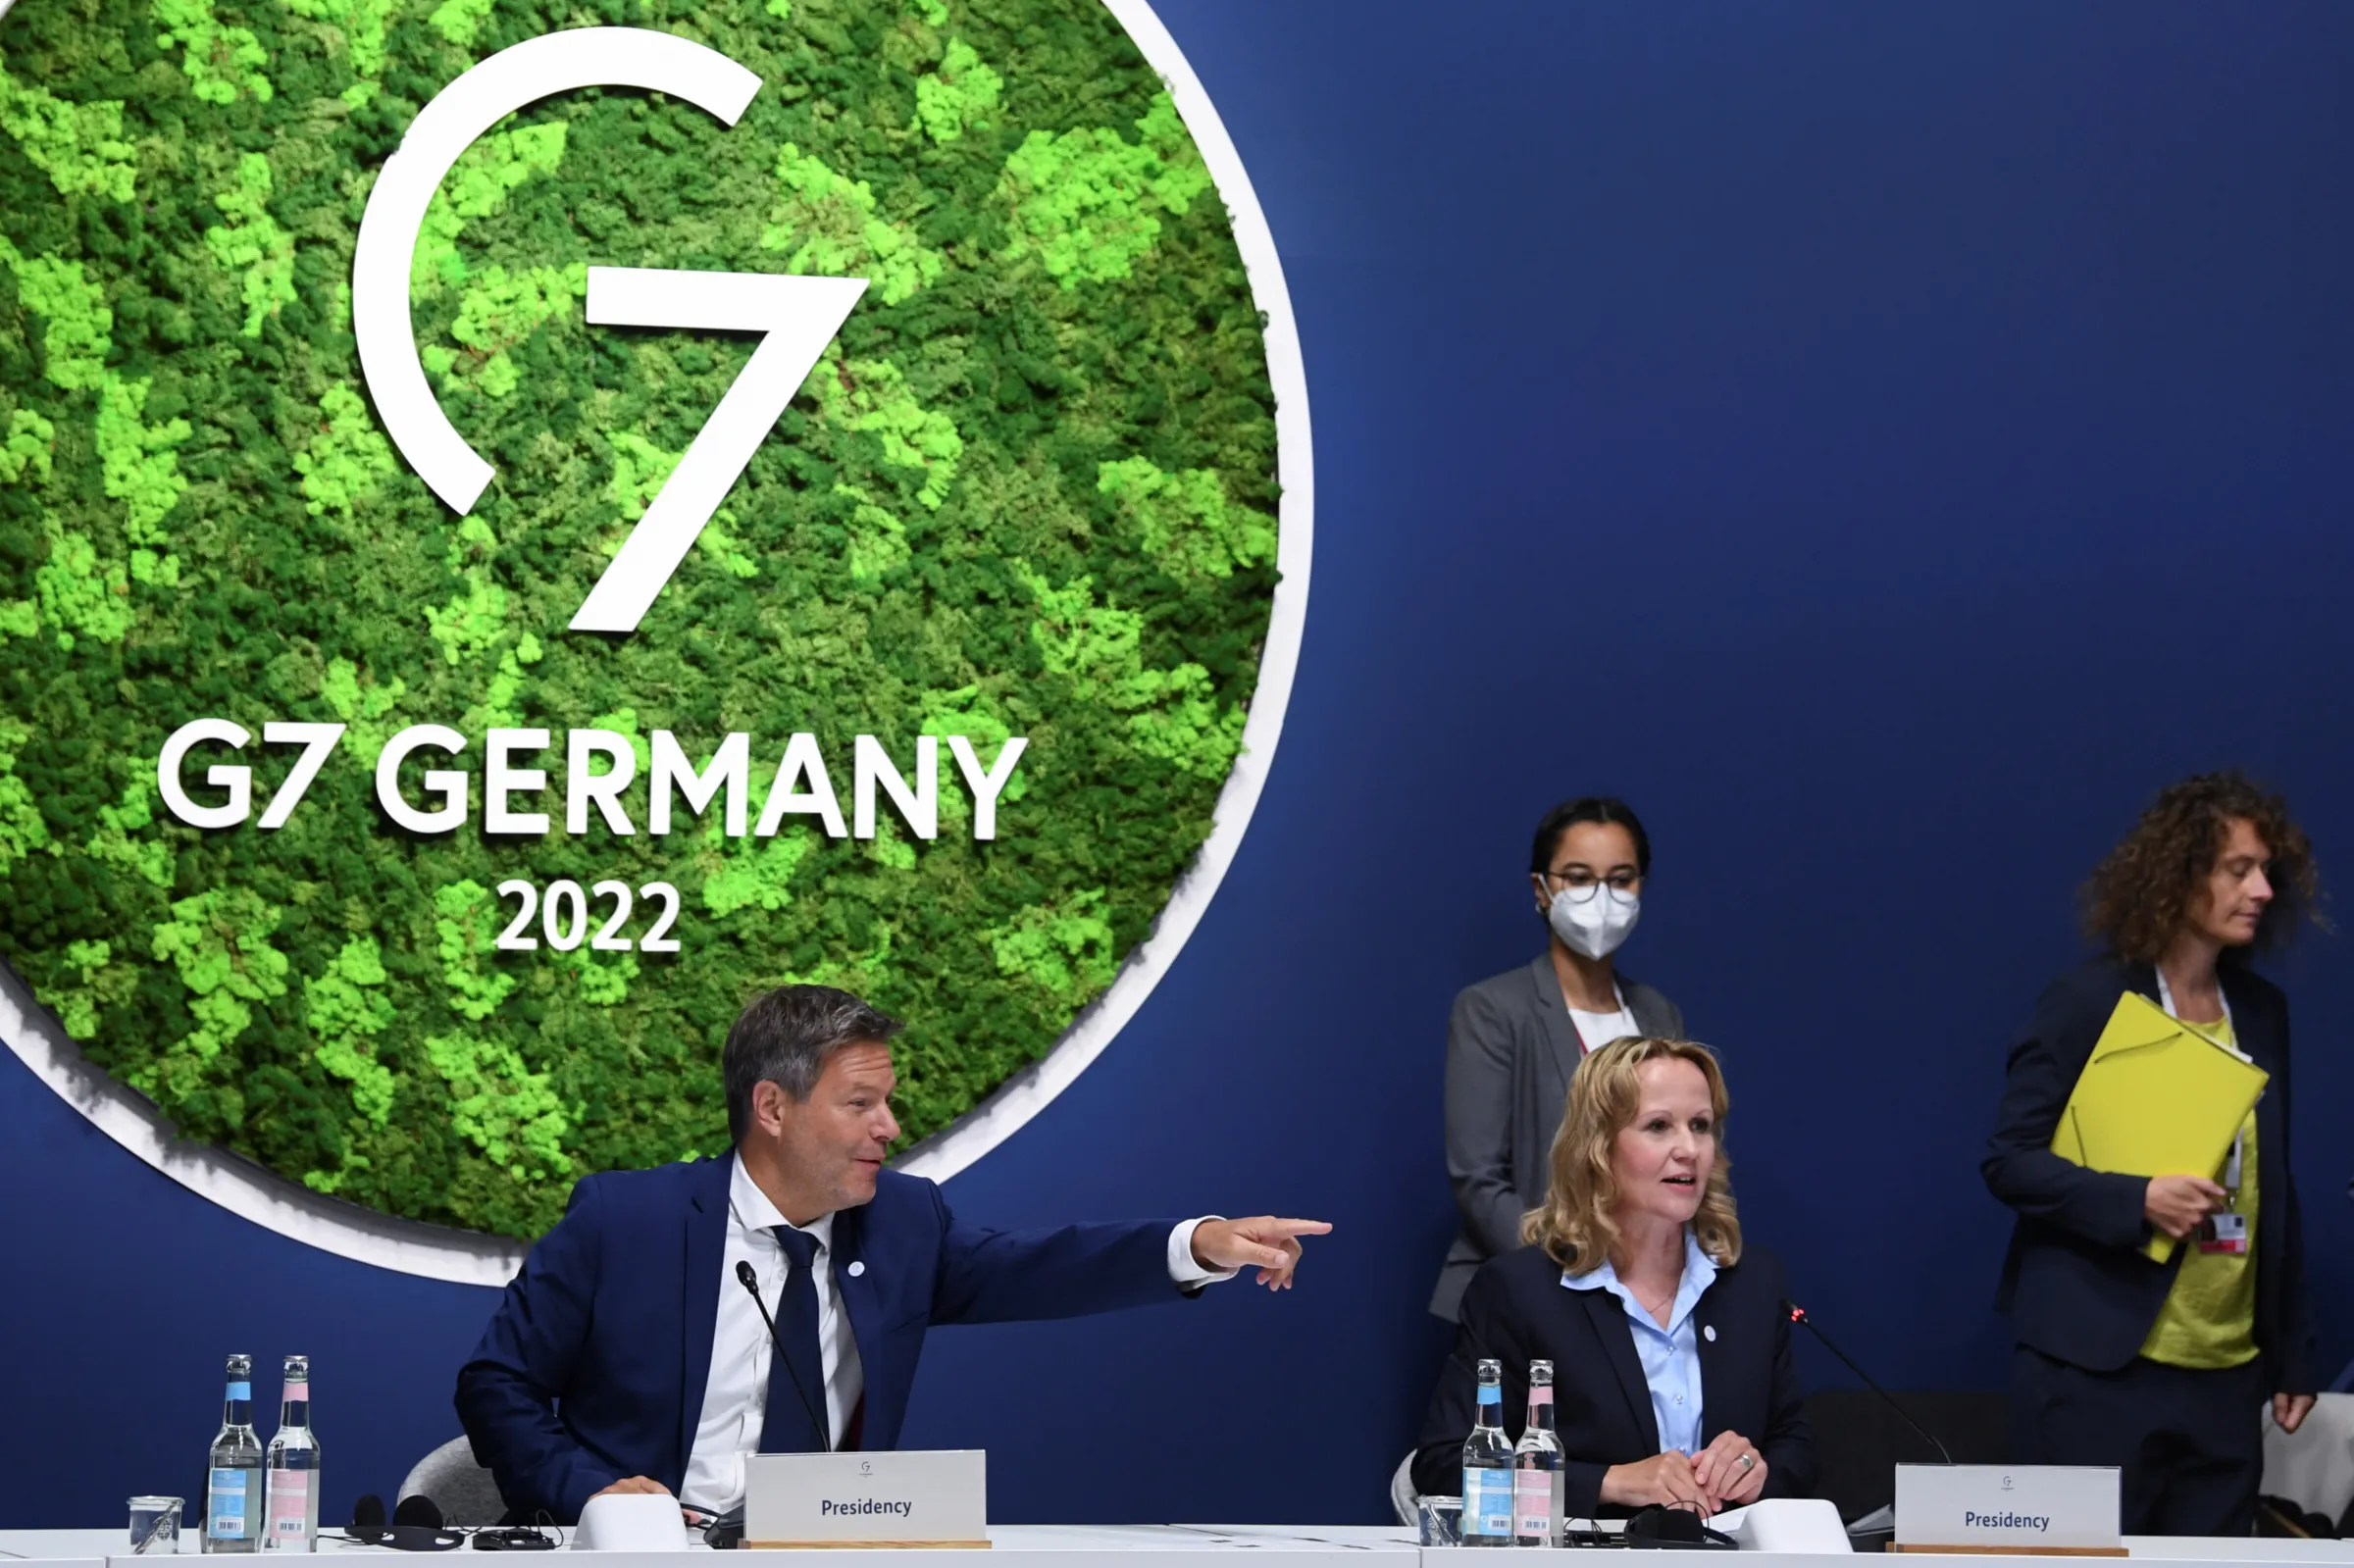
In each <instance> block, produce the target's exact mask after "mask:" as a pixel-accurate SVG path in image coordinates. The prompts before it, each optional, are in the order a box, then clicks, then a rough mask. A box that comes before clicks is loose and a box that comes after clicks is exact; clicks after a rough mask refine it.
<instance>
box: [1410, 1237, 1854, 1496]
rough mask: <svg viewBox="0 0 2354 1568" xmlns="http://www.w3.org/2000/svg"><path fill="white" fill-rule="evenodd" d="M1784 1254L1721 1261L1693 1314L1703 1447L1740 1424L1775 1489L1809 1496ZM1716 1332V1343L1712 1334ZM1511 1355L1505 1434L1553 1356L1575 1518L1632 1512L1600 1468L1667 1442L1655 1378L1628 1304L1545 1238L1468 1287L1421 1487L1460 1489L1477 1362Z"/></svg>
mask: <svg viewBox="0 0 2354 1568" xmlns="http://www.w3.org/2000/svg"><path fill="white" fill-rule="evenodd" d="M1788 1294H1789V1290H1788V1287H1787V1286H1786V1285H1785V1284H1784V1281H1783V1275H1782V1265H1781V1262H1780V1261H1779V1260H1778V1259H1777V1258H1775V1257H1774V1255H1773V1254H1772V1253H1770V1252H1766V1251H1764V1250H1762V1249H1760V1248H1757V1247H1748V1248H1745V1249H1744V1250H1743V1251H1742V1254H1741V1261H1740V1262H1739V1263H1737V1264H1735V1265H1733V1266H1732V1267H1730V1268H1719V1269H1718V1270H1717V1271H1716V1278H1715V1280H1714V1282H1712V1283H1711V1284H1710V1286H1709V1288H1708V1290H1706V1291H1704V1292H1702V1294H1701V1297H1700V1301H1699V1304H1698V1305H1696V1306H1694V1307H1693V1309H1692V1319H1693V1322H1694V1323H1696V1324H1698V1325H1700V1326H1701V1329H1702V1330H1703V1331H1704V1332H1702V1333H1700V1334H1699V1336H1698V1338H1697V1340H1696V1342H1697V1343H1698V1345H1699V1347H1700V1391H1701V1413H1700V1431H1701V1442H1702V1443H1703V1444H1704V1445H1705V1444H1707V1443H1709V1442H1714V1441H1715V1438H1716V1435H1717V1434H1718V1433H1721V1432H1728V1431H1730V1432H1738V1433H1740V1434H1741V1435H1742V1436H1743V1437H1745V1438H1747V1439H1748V1440H1749V1441H1750V1442H1753V1443H1755V1444H1756V1445H1757V1449H1758V1452H1759V1453H1760V1454H1762V1455H1764V1456H1765V1459H1766V1490H1765V1493H1764V1494H1765V1495H1766V1496H1768V1497H1804V1496H1808V1495H1810V1494H1812V1492H1814V1488H1815V1473H1816V1470H1815V1435H1814V1433H1813V1432H1812V1431H1810V1430H1809V1429H1808V1426H1807V1415H1806V1409H1805V1405H1804V1396H1803V1394H1802V1393H1801V1392H1800V1390H1799V1386H1798V1367H1797V1365H1796V1363H1795V1362H1794V1361H1793V1360H1792V1357H1791V1353H1790V1314H1789V1312H1788V1311H1787V1310H1786V1309H1785V1308H1784V1306H1783V1302H1784V1300H1785V1298H1786V1297H1787V1296H1788ZM1710 1328H1714V1330H1715V1331H1716V1337H1715V1338H1714V1339H1711V1338H1709V1336H1708V1334H1707V1333H1706V1332H1705V1331H1706V1330H1707V1329H1710ZM1489 1356H1493V1357H1495V1358H1496V1359H1497V1360H1499V1361H1502V1362H1503V1363H1504V1420H1505V1431H1506V1432H1507V1433H1508V1434H1509V1435H1510V1436H1511V1437H1512V1438H1513V1439H1515V1440H1517V1439H1518V1437H1519V1435H1520V1429H1521V1427H1522V1426H1523V1425H1524V1424H1525V1423H1526V1421H1527V1419H1528V1364H1529V1362H1530V1361H1532V1360H1540V1359H1550V1360H1551V1361H1552V1362H1553V1402H1554V1424H1555V1426H1556V1428H1557V1429H1558V1430H1559V1431H1560V1433H1561V1450H1562V1452H1563V1454H1564V1455H1565V1456H1566V1458H1567V1463H1566V1465H1565V1466H1564V1467H1563V1478H1562V1485H1561V1493H1562V1502H1563V1506H1564V1508H1565V1509H1566V1511H1567V1512H1568V1514H1569V1516H1570V1517H1571V1518H1575V1519H1591V1518H1593V1517H1594V1516H1595V1515H1596V1514H1597V1513H1602V1514H1613V1513H1625V1512H1627V1511H1628V1510H1626V1509H1623V1508H1604V1507H1602V1505H1601V1495H1602V1475H1603V1472H1604V1471H1606V1470H1608V1469H1610V1467H1611V1466H1612V1465H1619V1464H1635V1463H1638V1462H1640V1461H1642V1460H1645V1459H1648V1458H1650V1457H1651V1456H1652V1455H1654V1454H1656V1453H1658V1452H1659V1451H1660V1424H1659V1420H1658V1418H1657V1417H1656V1416H1654V1415H1653V1414H1652V1409H1651V1387H1650V1385H1649V1384H1647V1383H1645V1382H1644V1380H1643V1363H1642V1361H1641V1360H1640V1359H1639V1358H1638V1357H1637V1356H1636V1354H1635V1331H1634V1328H1633V1326H1632V1325H1631V1324H1629V1323H1628V1322H1627V1321H1626V1307H1625V1305H1624V1304H1623V1303H1622V1302H1620V1301H1619V1299H1618V1298H1617V1297H1616V1296H1614V1295H1612V1293H1611V1292H1610V1291H1608V1290H1570V1289H1568V1288H1567V1287H1565V1286H1563V1285H1562V1284H1561V1265H1560V1264H1559V1263H1556V1262H1554V1260H1553V1259H1552V1258H1550V1257H1548V1256H1546V1254H1545V1253H1544V1252H1543V1251H1542V1250H1540V1249H1539V1248H1537V1247H1533V1246H1529V1247H1522V1248H1521V1249H1520V1250H1518V1251H1516V1252H1508V1253H1506V1254H1505V1255H1504V1256H1502V1257H1499V1258H1495V1259H1492V1260H1491V1261H1489V1262H1488V1263H1487V1264H1485V1265H1484V1266H1482V1267H1481V1269H1480V1270H1479V1272H1478V1273H1477V1274H1476V1275H1474V1276H1473V1277H1472V1280H1471V1288H1470V1289H1469V1290H1466V1291H1464V1292H1463V1316H1462V1323H1461V1326H1460V1327H1458V1329H1457V1330H1456V1336H1455V1354H1454V1355H1453V1356H1451V1357H1449V1358H1448V1361H1447V1365H1446V1367H1445V1368H1444V1369H1443V1370H1442V1371H1441V1372H1440V1373H1439V1386H1438V1387H1437V1388H1436V1389H1434V1390H1433V1391H1431V1395H1430V1414H1429V1416H1428V1417H1427V1418H1426V1419H1425V1420H1424V1421H1423V1423H1422V1442H1421V1445H1420V1446H1419V1447H1417V1448H1416V1449H1415V1450H1414V1466H1413V1477H1414V1490H1415V1491H1416V1492H1424V1493H1431V1492H1437V1493H1440V1494H1442V1495H1447V1496H1453V1495H1455V1494H1456V1493H1458V1492H1461V1491H1462V1485H1463V1440H1464V1439H1465V1438H1466V1437H1468V1436H1470V1433H1471V1425H1472V1419H1473V1415H1474V1410H1475V1406H1476V1404H1477V1401H1478V1396H1479V1363H1480V1361H1481V1359H1482V1358H1483V1357H1489Z"/></svg>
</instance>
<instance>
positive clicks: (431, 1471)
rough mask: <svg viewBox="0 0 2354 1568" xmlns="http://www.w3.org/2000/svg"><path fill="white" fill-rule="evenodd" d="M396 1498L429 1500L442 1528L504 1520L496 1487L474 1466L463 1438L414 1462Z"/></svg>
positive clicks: (502, 1503)
mask: <svg viewBox="0 0 2354 1568" xmlns="http://www.w3.org/2000/svg"><path fill="white" fill-rule="evenodd" d="M400 1496H401V1497H431V1498H433V1499H434V1506H435V1507H436V1508H438V1509H440V1510H441V1522H442V1523H443V1524H450V1525H494V1524H497V1523H498V1522H499V1521H500V1520H501V1519H504V1518H505V1517H506V1516H507V1504H506V1500H505V1499H504V1498H502V1497H501V1496H499V1494H498V1483H497V1482H495V1481H493V1480H491V1479H490V1472H489V1471H487V1470H486V1469H484V1468H483V1467H482V1466H481V1465H479V1464H476V1463H475V1462H474V1445H473V1444H472V1443H469V1442H467V1441H466V1440H465V1439H464V1438H452V1439H450V1440H449V1442H445V1443H443V1444H441V1446H440V1447H438V1448H435V1450H434V1451H433V1452H432V1453H429V1454H427V1455H426V1456H425V1457H424V1458H422V1459H420V1460H418V1461H417V1463H416V1465H415V1467H414V1468H412V1469H411V1470H410V1471H409V1474H408V1478H407V1479H406V1480H404V1481H403V1482H401V1484H400ZM393 1500H394V1501H395V1502H397V1501H398V1500H399V1498H398V1497H396V1498H394V1499H393Z"/></svg>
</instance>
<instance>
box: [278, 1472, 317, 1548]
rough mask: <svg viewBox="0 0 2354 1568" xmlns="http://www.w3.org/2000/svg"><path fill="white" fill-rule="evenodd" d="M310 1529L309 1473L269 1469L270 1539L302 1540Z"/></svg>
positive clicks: (308, 1534)
mask: <svg viewBox="0 0 2354 1568" xmlns="http://www.w3.org/2000/svg"><path fill="white" fill-rule="evenodd" d="M310 1533H311V1473H310V1472H309V1471H308V1470H273V1471H271V1472H270V1539H271V1540H272V1541H303V1540H306V1539H307V1538H308V1537H309V1536H310Z"/></svg>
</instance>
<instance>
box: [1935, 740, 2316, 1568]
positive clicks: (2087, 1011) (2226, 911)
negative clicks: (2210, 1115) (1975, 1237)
mask: <svg viewBox="0 0 2354 1568" xmlns="http://www.w3.org/2000/svg"><path fill="white" fill-rule="evenodd" d="M2318 897H2319V879H2318V877H2317V875H2316V873H2315V870H2314V863H2313V850H2312V847H2311V845H2309V844H2308V843H2307V842H2306V839H2305V835H2304V833H2303V832H2302V831H2301V830H2300V829H2299V828H2298V827H2297V825H2296V823H2295V822H2294V821H2293V820H2292V819H2291V818H2290V816H2289V814H2288V807H2287V805H2286V804H2285V803H2284V802H2282V801H2281V799H2280V798H2279V797H2278V796H2277V795H2273V794H2268V793H2267V792H2265V791H2264V790H2263V789H2261V788H2259V787H2258V786H2257V785H2255V784H2251V783H2250V782H2249V781H2248V780H2246V779H2244V778H2242V777H2241V776H2239V775H2238V774H2236V773H2219V774H2203V775H2201V776H2199V777H2197V778H2195V779H2186V780H2184V781H2182V782H2181V783H2180V784H2175V785H2173V786H2171V787H2170V788H2168V789H2166V790H2165V791H2164V792H2162V793H2161V794H2160V795H2159V796H2158V798H2157V800H2156V801H2154V802H2153V803H2152V804H2151V806H2150V808H2149V810H2147V811H2146V812H2144V813H2142V817H2141V821H2140V822H2139V823H2137V824H2135V825H2134V828H2133V831H2132V832H2131V833H2129V834H2127V835H2125V838H2124V842H2123V843H2120V844H2119V845H2118V846H2117V847H2116V848H2115V849H2113V850H2111V851H2110V853H2109V857H2108V858H2107V859H2106V860H2104V861H2102V862H2101V864H2100V866H2099V867H2098V868H2097V869H2096V870H2095V871H2094V872H2093V874H2092V879H2091V881H2090V882H2089V883H2088V884H2087V885H2086V886H2085V889H2084V907H2085V924H2086V929H2087V931H2088V932H2089V934H2090V935H2091V936H2092V937H2093V938H2094V939H2095V940H2096V941H2098V942H2099V943H2100V944H2101V945H2102V947H2103V948H2104V949H2105V951H2104V952H2103V953H2102V954H2101V955H2100V956H2099V957H2097V958H2094V959H2092V960H2090V961H2088V962H2086V963H2084V964H2082V965H2079V966H2078V967H2077V968H2075V969H2073V970H2071V971H2070V972H2069V973H2068V974H2066V975H2063V976H2062V977H2061V978H2060V979H2058V980H2056V981H2054V982H2053V983H2052V984H2051V986H2049V987H2048V988H2046V989H2045V991H2044V993H2043V997H2042V999H2041V1000H2040V1001H2039V1002H2038V1003H2037V1004H2036V1008H2035V1016H2034V1018H2033V1019H2032V1020H2031V1021H2030V1022H2029V1024H2028V1025H2027V1031H2026V1034H2025V1036H2024V1037H2022V1038H2021V1040H2020V1042H2019V1043H2018V1044H2017V1045H2015V1046H2013V1047H2012V1049H2011V1064H2010V1077H2009V1080H2008V1082H2007V1083H2006V1085H2005V1087H2004V1091H2003V1102H2002V1110H2001V1113H2000V1115H1999V1117H1998V1118H1997V1120H1996V1124H1995V1129H1994V1133H1993V1136H1992V1137H1991V1138H1988V1139H1987V1143H1986V1157H1985V1160H1984V1162H1983V1163H1982V1165H1981V1166H1980V1169H1981V1170H1982V1171H1983V1172H1984V1174H1985V1178H1986V1185H1987V1187H1989V1188H1990V1189H1993V1192H1994V1195H1995V1196H1996V1197H1998V1198H2000V1199H2002V1200H2003V1201H2004V1202H2005V1203H2007V1204H2009V1205H2010V1206H2011V1207H2012V1208H2013V1209H2014V1210H2016V1211H2017V1212H2018V1215H2019V1220H2018V1224H2017V1225H2016V1227H2015V1228H2014V1229H2013V1231H2012V1235H2011V1251H2010V1256H2009V1257H2008V1258H2007V1259H2006V1260H2005V1262H2004V1265H2003V1279H2002V1286H2001V1289H2000V1290H1999V1291H1998V1293H1997V1300H1996V1305H1997V1306H1998V1307H1999V1308H2000V1309H2001V1310H2004V1311H2007V1312H2009V1313H2010V1314H2011V1325H2012V1331H2013V1333H2014V1335H2015V1336H2016V1337H2017V1339H2018V1341H2019V1342H2018V1348H2017V1350H2016V1351H2015V1352H2014V1357H2013V1362H2012V1419H2013V1423H2014V1441H2013V1449H2014V1451H2013V1455H2012V1457H2013V1458H2014V1459H2015V1460H2018V1461H2020V1462H2022V1463H2044V1464H2078V1465H2117V1466H2119V1467H2121V1468H2122V1469H2123V1471H2124V1493H2123V1505H2124V1529H2125V1533H2126V1534H2128V1535H2187V1536H2245V1535H2247V1534H2249V1533H2250V1531H2251V1530H2252V1529H2253V1528H2254V1524H2255V1516H2256V1485H2257V1481H2258V1478H2259V1477H2260V1475H2261V1474H2262V1472H2263V1466H2264V1452H2263V1434H2262V1431H2261V1424H2260V1421H2259V1417H2258V1410H2259V1408H2260V1407H2261V1406H2262V1405H2263V1403H2264V1396H2265V1395H2266V1394H2267V1393H2270V1394H2271V1395H2272V1414H2273V1417H2274V1419H2275V1420H2276V1421H2277V1422H2278V1423H2279V1425H2280V1426H2281V1427H2282V1428H2283V1429H2284V1430H2286V1431H2290V1432H2293V1431H2295V1430H2296V1428H2297V1425H2298V1423H2299V1422H2301V1421H2303V1420H2304V1418H2305V1414H2306V1412H2307V1411H2308V1410H2310V1409H2311V1408H2312V1407H2313V1389H2314V1378H2313V1329H2312V1313H2311V1308H2310V1305H2309V1303H2308V1302H2307V1300H2306V1295H2305V1240H2304V1236H2303V1231H2302V1227H2301V1225H2300V1223H2299V1220H2298V1216H2297V1194H2296V1188H2295V1186H2294V1185H2293V1184H2292V1183H2291V1181H2290V1179H2289V1152H2288V1136H2289V1132H2288V1130H2289V1066H2288V1002H2287V999H2286V998H2285V997H2284V996H2282V994H2281V993H2280V989H2279V987H2278V986H2275V985H2273V984H2272V983H2271V982H2270V981H2268V980H2265V979H2264V978H2263V977H2262V976H2260V975H2258V974H2257V973H2256V972H2255V970H2254V969H2252V968H2251V967H2250V966H2249V959H2250V956H2251V955H2252V954H2253V953H2254V952H2256V951H2257V950H2259V949H2261V948H2264V947H2266V946H2269V945H2272V944H2275V943H2277V942H2278V941H2280V940H2282V939H2284V938H2285V937H2286V936H2288V935H2289V933H2290V932H2291V931H2292V930H2293V929H2294V928H2295V927H2296V925H2297V924H2298V922H2299V920H2300V919H2304V918H2311V919H2313V920H2314V921H2315V922H2316V924H2319V915H2318V912H2317V909H2316V904H2317V900H2318ZM2126 991H2135V992H2138V993H2139V994H2141V995H2143V996H2146V997H2148V998H2149V999H2150V1000H2151V1001H2153V1002H2156V1003H2157V1004H2158V1005H2159V1006H2160V1007H2162V1008H2164V1009H2165V1010H2166V1011H2167V1012H2169V1013H2171V1014H2173V1015H2174V1016H2175V1018H2176V1019H2178V1020H2180V1021H2181V1022H2182V1023H2184V1024H2185V1025H2188V1026H2189V1027H2190V1028H2192V1029H2195V1030H2198V1031H2199V1032H2200V1033H2202V1034H2204V1035H2206V1036H2207V1037H2209V1038H2211V1039H2213V1040H2215V1041H2216V1042H2218V1043H2219V1044H2222V1045H2225V1046H2227V1047H2229V1048H2231V1049H2233V1050H2235V1051H2238V1052H2240V1053H2241V1054H2243V1055H2245V1056H2247V1057H2248V1058H2249V1059H2251V1060H2252V1061H2254V1062H2255V1064H2256V1065H2257V1066H2258V1067H2261V1068H2263V1069H2264V1070H2265V1072H2266V1073H2268V1074H2269V1075H2271V1078H2270V1082H2269V1083H2268V1085H2267V1087H2266V1089H2265V1093H2264V1097H2263V1098H2262V1099H2260V1100H2259V1101H2258V1102H2257V1104H2256V1109H2255V1111H2254V1112H2253V1113H2252V1114H2251V1115H2250V1116H2249V1117H2248V1119H2247V1121H2246V1123H2245V1124H2244V1125H2243V1126H2242V1127H2241V1128H2240V1131H2239V1136H2238V1138H2236V1139H2234V1141H2233V1144H2232V1149H2231V1152H2230V1154H2229V1155H2227V1156H2226V1159H2225V1161H2224V1165H2223V1167H2222V1168H2221V1169H2219V1170H2213V1171H2178V1172H2170V1173H2167V1174H2163V1175H2159V1176H2154V1177H2147V1178H2144V1177H2139V1176H2125V1175H2120V1174H2117V1173H2114V1172H2105V1171H2092V1170H2086V1169H2084V1168H2082V1167H2080V1166H2077V1165H2073V1164H2071V1163H2070V1162H2068V1161H2067V1160H2064V1159H2062V1158H2061V1157H2060V1156H2059V1155H2057V1154H2055V1153H2053V1152H2052V1135H2053V1132H2054V1130H2055V1129H2056V1128H2057V1127H2058V1125H2059V1121H2060V1116H2061V1112H2062V1110H2063V1109H2064V1108H2065V1107H2066V1106H2067V1104H2068V1098H2069V1094H2070V1093H2071V1091H2072V1090H2073V1089H2074V1087H2075V1084H2076V1079H2077V1076H2078V1075H2079V1074H2081V1073H2082V1072H2083V1070H2084V1064H2085V1062H2086V1060H2087V1059H2088V1058H2089V1057H2090V1056H2091V1054H2092V1047H2093V1044H2094V1042H2095V1041H2096V1040H2097V1039H2098V1038H2099V1037H2100V1034H2101V1031H2102V1029H2103V1028H2104V1027H2105V1026H2106V1025H2107V1023H2108V1022H2109V1016H2110V1014H2111V1013H2112V1012H2113V1011H2114V1010H2115V1009H2116V1007H2117V1003H2118V999H2119V997H2120V996H2121V995H2123V994H2124V992H2126ZM2161 1233H2162V1234H2164V1235H2166V1236H2169V1237H2173V1238H2175V1239H2176V1240H2177V1241H2180V1242H2181V1243H2182V1244H2181V1245H2179V1246H2176V1247H2175V1248H2174V1249H2173V1252H2172V1254H2171V1255H2170V1256H2169V1257H2168V1259H2167V1261H2166V1262H2165V1263H2162V1264H2161V1263H2153V1262H2151V1261H2150V1259H2149V1257H2148V1256H2147V1255H2146V1254H2145V1253H2144V1252H2143V1251H2142V1248H2143V1246H2144V1245H2145V1244H2146V1243H2147V1242H2148V1241H2149V1240H2150V1239H2151V1238H2152V1237H2153V1235H2155V1234H2161Z"/></svg>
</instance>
